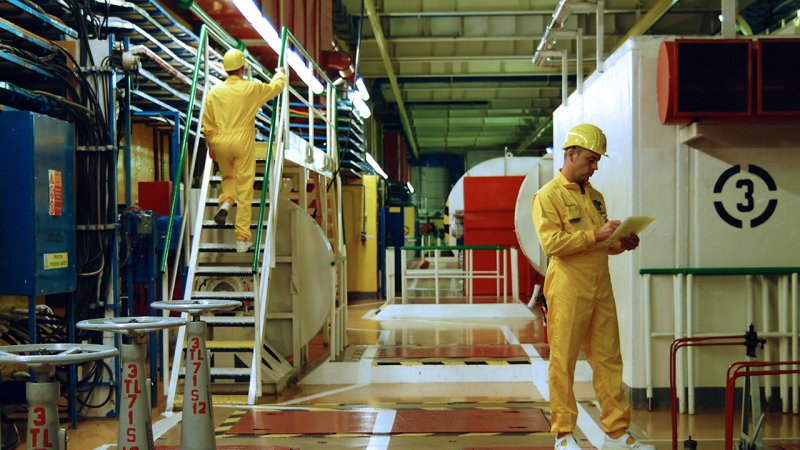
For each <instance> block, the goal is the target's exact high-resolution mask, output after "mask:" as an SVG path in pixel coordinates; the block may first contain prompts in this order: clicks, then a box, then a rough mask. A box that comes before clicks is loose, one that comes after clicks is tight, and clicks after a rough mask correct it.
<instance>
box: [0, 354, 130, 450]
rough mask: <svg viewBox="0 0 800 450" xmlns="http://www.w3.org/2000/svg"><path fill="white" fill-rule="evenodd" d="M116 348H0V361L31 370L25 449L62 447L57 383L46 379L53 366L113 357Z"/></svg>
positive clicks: (64, 445)
mask: <svg viewBox="0 0 800 450" xmlns="http://www.w3.org/2000/svg"><path fill="white" fill-rule="evenodd" d="M116 354H117V349H115V348H114V347H109V346H105V345H92V344H29V345H9V346H5V347H0V364H23V365H26V366H28V367H30V368H31V369H32V370H33V372H34V379H33V380H31V381H30V382H29V383H28V384H27V386H26V387H25V392H26V394H27V398H28V433H27V434H28V439H27V442H26V448H27V449H28V450H38V449H53V450H66V448H67V434H66V432H65V431H64V430H62V429H61V427H60V426H59V423H58V398H59V397H60V396H61V394H60V392H59V384H58V382H57V381H50V372H51V371H52V370H53V367H55V366H64V365H69V364H80V363H84V362H88V361H95V360H98V359H106V358H111V357H113V356H116Z"/></svg>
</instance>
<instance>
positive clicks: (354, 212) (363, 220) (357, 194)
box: [342, 175, 378, 295]
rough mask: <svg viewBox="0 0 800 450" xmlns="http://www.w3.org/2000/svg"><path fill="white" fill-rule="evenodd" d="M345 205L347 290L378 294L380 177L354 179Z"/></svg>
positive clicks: (344, 197) (345, 195)
mask: <svg viewBox="0 0 800 450" xmlns="http://www.w3.org/2000/svg"><path fill="white" fill-rule="evenodd" d="M365 195H366V203H364V196H365ZM342 203H343V204H344V205H343V206H344V221H345V224H344V229H345V233H346V236H345V239H346V242H347V290H348V292H354V293H355V292H358V293H370V294H372V293H377V291H378V177H377V176H375V175H367V176H364V177H363V178H362V179H361V180H353V182H352V183H351V184H346V185H344V186H343V187H342ZM364 213H365V214H364ZM362 229H364V231H365V239H364V240H362V239H361V231H362ZM376 295H377V294H376Z"/></svg>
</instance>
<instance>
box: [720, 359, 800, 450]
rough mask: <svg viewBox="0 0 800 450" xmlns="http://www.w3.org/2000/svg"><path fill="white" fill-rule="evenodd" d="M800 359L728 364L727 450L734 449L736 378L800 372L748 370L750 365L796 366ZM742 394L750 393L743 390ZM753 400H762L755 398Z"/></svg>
mask: <svg viewBox="0 0 800 450" xmlns="http://www.w3.org/2000/svg"><path fill="white" fill-rule="evenodd" d="M796 365H800V361H738V362H735V363H733V364H731V365H730V366H728V373H727V376H726V381H725V450H733V394H734V393H735V391H736V379H737V378H742V377H756V376H758V377H760V376H764V375H784V374H793V373H800V368H797V369H777V370H756V371H746V372H744V373H742V372H741V370H746V369H748V368H750V367H770V366H796ZM742 395H748V393H747V392H743V393H742ZM752 401H760V399H758V400H756V399H753V400H752Z"/></svg>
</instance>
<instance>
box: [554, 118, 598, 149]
mask: <svg viewBox="0 0 800 450" xmlns="http://www.w3.org/2000/svg"><path fill="white" fill-rule="evenodd" d="M575 146H578V147H583V148H585V149H587V150H591V151H593V152H595V153H597V154H598V155H600V156H606V135H605V134H603V130H601V129H600V128H597V127H596V126H594V125H591V124H588V123H583V124H580V125H576V126H574V127H573V128H572V129H571V130H569V132H568V133H567V139H565V140H564V145H563V146H562V147H561V148H562V149H564V150H566V149H568V148H570V147H575Z"/></svg>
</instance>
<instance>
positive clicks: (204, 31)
mask: <svg viewBox="0 0 800 450" xmlns="http://www.w3.org/2000/svg"><path fill="white" fill-rule="evenodd" d="M207 40H208V27H206V25H205V24H203V25H201V26H200V39H199V42H198V44H197V55H196V57H195V61H194V72H193V73H192V88H191V92H189V107H188V108H187V109H186V126H185V127H184V128H183V136H181V149H180V150H181V157H180V160H179V161H178V170H177V173H176V174H175V179H174V180H173V182H172V202H171V203H170V207H169V222H167V235H166V236H165V237H164V250H163V251H162V253H161V272H164V271H166V270H167V257H168V256H169V241H170V240H171V239H172V226H173V225H174V223H175V209H176V207H177V206H178V192H180V187H181V181H180V180H181V176H182V175H183V164H184V159H185V158H186V149H187V147H188V143H189V128H191V126H192V116H193V113H194V101H195V98H196V97H197V79H198V78H199V74H200V63H201V61H202V60H203V50H204V49H205V46H206V45H207V42H206V41H207ZM206 88H208V86H206ZM200 120H201V121H202V120H203V118H202V117H201V118H200ZM175 125H176V126H177V125H178V124H175Z"/></svg>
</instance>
